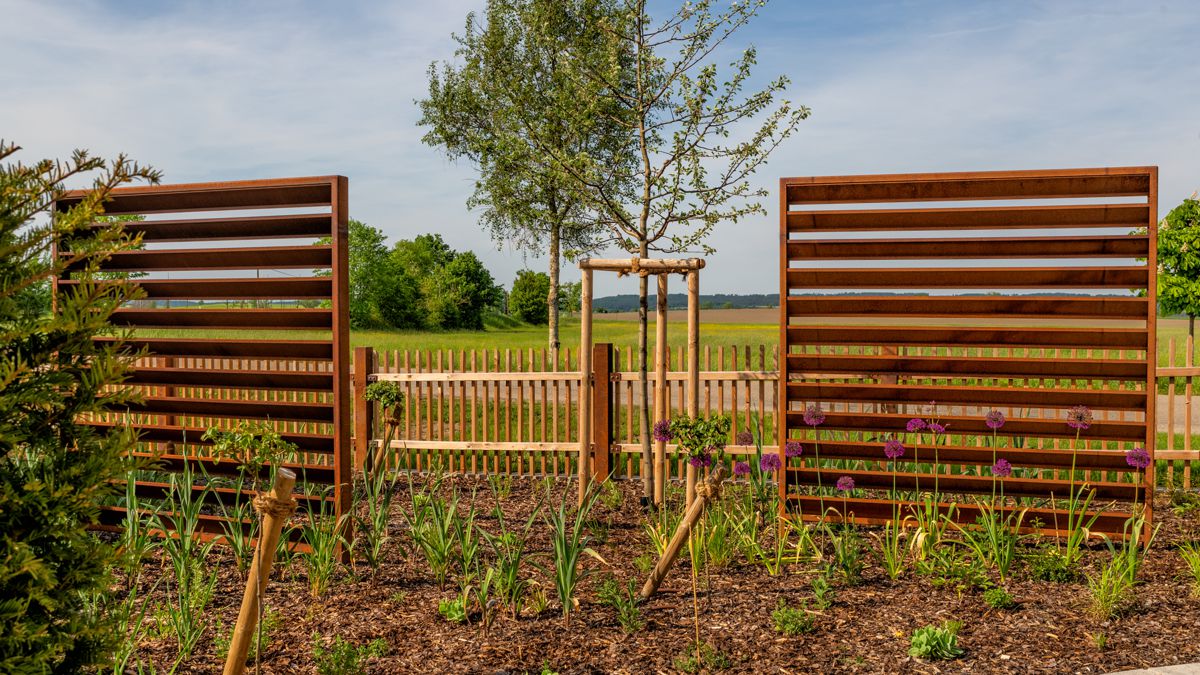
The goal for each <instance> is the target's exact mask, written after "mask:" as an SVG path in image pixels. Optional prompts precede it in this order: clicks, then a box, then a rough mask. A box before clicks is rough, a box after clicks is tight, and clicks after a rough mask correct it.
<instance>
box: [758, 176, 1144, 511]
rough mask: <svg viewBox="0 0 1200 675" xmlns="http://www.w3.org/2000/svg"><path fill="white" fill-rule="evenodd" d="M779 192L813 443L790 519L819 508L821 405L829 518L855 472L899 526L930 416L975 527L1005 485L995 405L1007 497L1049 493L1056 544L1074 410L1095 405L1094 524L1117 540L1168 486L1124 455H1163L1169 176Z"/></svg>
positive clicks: (792, 326)
mask: <svg viewBox="0 0 1200 675" xmlns="http://www.w3.org/2000/svg"><path fill="white" fill-rule="evenodd" d="M780 192H781V196H780V220H781V223H780V227H781V251H780V265H781V268H782V270H781V273H780V276H781V279H780V283H781V289H780V291H781V296H782V297H785V298H786V302H784V303H781V308H780V312H781V323H782V326H781V336H780V339H781V344H782V345H783V346H784V353H785V354H786V355H787V358H786V359H784V362H783V363H781V364H780V365H781V368H780V401H781V407H782V409H783V411H784V413H785V414H783V415H781V420H780V425H781V429H780V437H781V438H792V439H802V440H803V443H804V446H805V454H804V458H805V459H804V465H803V466H802V467H801V466H797V465H795V463H794V465H793V467H792V468H790V469H789V470H788V471H787V472H786V479H785V480H783V481H781V489H783V490H785V494H786V495H787V503H788V505H789V507H790V508H792V509H796V508H801V509H802V511H803V514H804V516H805V517H816V516H817V515H818V514H819V512H820V507H819V499H818V497H816V496H813V490H812V487H813V486H816V484H817V482H818V472H817V470H816V469H815V464H814V450H815V449H816V448H815V446H814V441H815V440H816V439H817V435H816V431H815V430H814V427H810V426H808V425H807V424H806V423H805V420H804V417H803V411H804V410H805V407H806V406H807V405H809V404H813V403H815V404H820V405H821V406H822V407H823V408H824V409H825V411H826V413H827V418H826V421H825V423H824V424H823V425H821V426H820V427H818V429H819V430H820V440H821V442H820V450H819V452H820V459H821V461H822V462H823V463H824V469H823V472H822V473H821V474H820V480H821V483H822V485H823V486H824V488H825V494H826V495H827V497H826V499H825V502H826V506H835V507H836V508H837V509H838V510H839V511H840V510H842V509H843V502H842V499H841V496H842V495H841V494H836V496H834V495H835V493H834V492H833V491H832V490H831V489H830V488H831V486H833V485H834V484H835V483H836V481H837V480H838V479H839V478H840V477H842V476H849V477H851V478H853V479H854V481H855V483H856V485H857V488H858V489H857V490H856V491H855V492H854V493H853V497H852V498H850V499H849V500H848V501H847V502H846V504H845V507H846V508H847V509H848V510H849V511H851V512H853V514H854V516H855V517H856V519H858V520H859V521H862V522H876V523H877V522H881V521H885V520H887V519H889V518H891V515H892V513H893V502H892V501H889V500H888V499H887V497H889V496H890V494H891V488H892V473H891V467H890V466H889V464H888V463H887V460H886V458H885V457H884V454H883V444H884V442H885V441H886V440H887V439H889V438H893V437H894V438H897V439H900V440H902V441H903V442H904V443H905V445H906V446H907V451H906V454H905V456H904V458H903V459H902V460H900V462H899V464H898V465H897V466H898V476H897V484H898V486H899V491H900V492H899V495H900V497H901V500H903V499H911V498H912V495H913V494H915V488H918V487H919V488H920V491H921V492H930V491H932V489H933V487H934V482H933V476H934V464H933V459H934V457H933V451H932V449H931V448H930V442H931V439H930V437H929V435H925V436H920V437H919V436H917V435H916V434H910V433H906V429H905V427H906V423H907V422H908V420H910V419H912V418H914V417H923V418H926V419H928V418H929V417H930V416H931V414H932V415H933V416H935V417H937V418H939V419H940V420H941V423H942V424H944V425H946V427H947V430H946V436H945V437H943V438H942V439H941V443H942V445H941V447H939V448H938V449H937V453H938V454H937V459H938V462H939V463H938V467H939V470H940V473H939V475H938V476H937V477H938V489H939V490H940V492H941V493H942V501H944V502H950V501H958V502H959V503H960V506H959V510H958V518H959V519H960V520H964V521H972V520H974V518H975V516H976V515H977V511H976V510H975V509H974V508H972V507H970V506H968V505H967V504H971V503H973V499H972V498H971V497H970V495H984V496H985V500H986V495H990V493H991V490H992V480H991V476H990V470H989V467H990V465H991V464H992V462H993V450H992V447H991V443H992V432H991V430H990V429H989V428H988V427H987V426H985V423H984V415H985V414H986V413H987V412H988V411H989V410H992V409H997V410H1000V411H1002V412H1003V413H1004V415H1005V416H1006V417H1007V420H1008V421H1007V423H1006V424H1004V426H1003V427H1002V428H1001V429H999V430H998V432H997V436H998V439H999V447H1000V449H999V450H998V456H999V457H1002V458H1005V459H1008V460H1009V461H1010V462H1011V463H1012V465H1013V467H1014V468H1015V469H1016V470H1015V472H1014V473H1013V476H1012V477H1011V478H1008V479H1006V480H1005V481H1004V491H1005V494H1006V495H1009V496H1017V497H1030V498H1033V499H1034V500H1035V502H1034V503H1035V507H1036V508H1034V509H1033V510H1031V511H1030V513H1029V515H1028V516H1027V517H1026V523H1027V524H1028V523H1029V522H1030V521H1031V520H1034V519H1038V520H1040V521H1042V524H1043V525H1044V527H1045V528H1046V529H1048V530H1053V529H1054V528H1055V525H1056V524H1058V525H1059V526H1061V525H1063V524H1064V523H1065V511H1062V510H1059V511H1057V512H1056V511H1055V510H1054V509H1052V508H1050V505H1049V502H1048V499H1049V497H1050V496H1051V494H1052V493H1053V496H1054V497H1055V498H1056V499H1059V500H1065V499H1066V497H1067V495H1068V493H1069V491H1070V480H1069V475H1068V473H1069V468H1070V466H1071V458H1072V452H1071V447H1072V443H1073V442H1074V436H1075V432H1074V430H1073V429H1071V428H1068V426H1067V424H1066V414H1067V411H1068V410H1069V409H1070V408H1072V407H1073V406H1076V405H1085V406H1088V407H1089V408H1090V409H1091V410H1092V411H1093V412H1094V414H1095V422H1094V423H1093V424H1092V425H1091V428H1089V429H1087V430H1086V431H1083V432H1082V436H1081V439H1082V440H1081V442H1080V444H1079V448H1080V450H1079V452H1078V456H1077V467H1078V469H1079V470H1080V471H1081V472H1086V478H1087V480H1088V481H1089V482H1090V484H1091V486H1092V487H1094V488H1095V490H1096V499H1095V502H1094V503H1093V509H1095V510H1097V511H1101V512H1103V513H1102V515H1101V516H1100V519H1099V520H1098V521H1097V523H1096V528H1095V529H1096V530H1100V531H1104V532H1109V533H1117V534H1119V533H1120V532H1121V530H1122V525H1123V524H1124V521H1125V519H1126V518H1127V517H1128V515H1127V514H1128V504H1129V503H1130V502H1132V501H1133V500H1134V499H1139V500H1140V499H1141V498H1144V491H1143V490H1141V489H1138V488H1140V486H1141V483H1142V481H1143V480H1145V481H1149V480H1152V477H1149V476H1142V475H1140V474H1139V473H1138V472H1136V471H1135V470H1134V469H1132V468H1131V467H1130V466H1129V465H1128V464H1127V463H1126V460H1125V454H1124V453H1125V451H1126V450H1128V449H1130V448H1132V447H1134V446H1136V445H1144V446H1146V448H1147V449H1148V450H1149V451H1150V452H1151V453H1153V442H1154V426H1153V420H1154V401H1155V394H1154V387H1153V386H1147V383H1148V382H1150V383H1153V381H1154V359H1153V356H1152V355H1153V354H1154V353H1155V340H1154V332H1155V319H1154V307H1155V302H1154V296H1155V287H1154V283H1153V279H1154V276H1153V270H1155V268H1156V265H1155V253H1154V251H1155V238H1154V233H1155V228H1154V225H1155V219H1156V208H1157V169H1156V168H1155V167H1135V168H1108V169H1071V170H1062V171H1012V172H981V173H946V174H941V173H939V174H909V175H879V176H837V177H817V178H785V179H782V180H781V181H780ZM1147 229H1148V233H1147ZM1147 354H1149V355H1151V357H1150V358H1148V357H1147ZM931 402H936V403H935V404H934V405H932V406H931V405H930V404H931ZM914 453H919V459H920V465H919V466H916V465H914V464H913V459H914ZM793 462H794V461H793ZM1150 471H1151V472H1152V471H1153V466H1151V469H1150ZM1083 476H1084V474H1082V473H1081V474H1080V478H1082V477H1083ZM800 486H806V487H803V488H801V487H800ZM1135 489H1136V490H1137V492H1136V493H1135ZM800 493H802V494H800ZM1139 495H1141V497H1139ZM829 496H833V498H832V502H831V500H830V498H829ZM1062 505H1063V503H1062V502H1060V503H1059V506H1060V507H1061V506H1062ZM1122 511H1124V512H1122Z"/></svg>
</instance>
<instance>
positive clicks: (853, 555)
mask: <svg viewBox="0 0 1200 675" xmlns="http://www.w3.org/2000/svg"><path fill="white" fill-rule="evenodd" d="M825 532H826V536H827V537H828V539H829V543H830V544H831V545H832V547H833V562H832V565H833V569H835V570H837V571H838V573H840V574H841V575H842V580H843V581H845V582H846V585H847V586H855V585H857V584H858V583H859V582H861V581H862V572H863V568H865V567H866V559H865V558H866V556H865V555H864V551H863V541H862V536H861V535H859V534H858V531H857V530H853V529H849V528H847V529H844V530H841V531H835V530H834V528H833V527H832V526H830V525H829V524H828V523H826V525H825Z"/></svg>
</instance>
